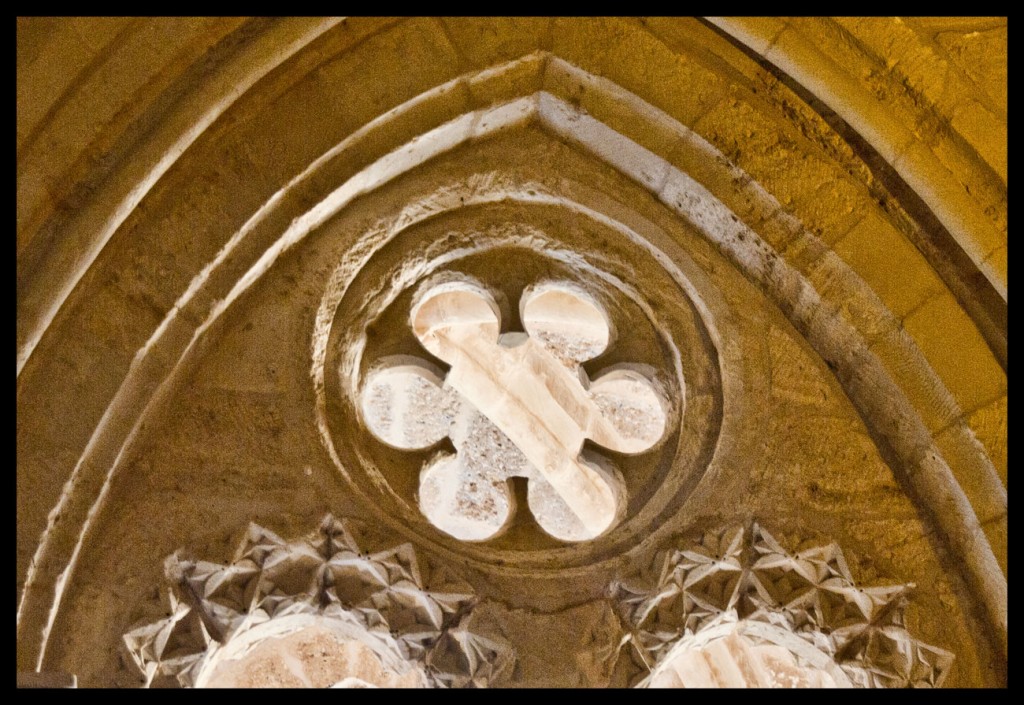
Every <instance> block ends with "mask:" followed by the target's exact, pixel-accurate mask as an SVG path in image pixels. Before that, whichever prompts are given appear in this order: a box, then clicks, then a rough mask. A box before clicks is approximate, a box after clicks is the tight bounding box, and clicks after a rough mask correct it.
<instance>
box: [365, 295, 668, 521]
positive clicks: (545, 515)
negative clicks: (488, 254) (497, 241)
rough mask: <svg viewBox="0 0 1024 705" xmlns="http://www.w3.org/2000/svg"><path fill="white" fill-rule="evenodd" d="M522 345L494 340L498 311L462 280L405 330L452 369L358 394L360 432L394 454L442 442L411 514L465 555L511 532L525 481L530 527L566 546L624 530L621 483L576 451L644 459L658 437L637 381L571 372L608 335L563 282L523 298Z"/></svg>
mask: <svg viewBox="0 0 1024 705" xmlns="http://www.w3.org/2000/svg"><path fill="white" fill-rule="evenodd" d="M520 317H521V320H522V322H523V327H524V328H525V330H526V332H525V333H522V332H514V333H505V334H504V335H502V334H501V333H500V331H501V313H500V310H499V307H498V305H497V303H496V302H495V299H494V297H493V296H492V295H491V294H490V293H489V292H488V291H487V289H486V288H485V287H483V286H482V285H481V284H479V283H478V282H475V281H473V280H471V279H470V278H468V277H464V278H461V279H457V280H454V281H447V282H444V283H440V284H436V285H433V286H430V287H428V288H426V289H425V290H424V291H422V292H421V293H420V295H419V296H418V297H417V298H416V300H415V301H414V304H413V307H412V312H411V317H410V323H411V325H412V328H413V332H414V334H415V336H416V337H417V339H418V340H419V341H420V343H421V344H422V345H423V347H425V348H426V349H427V350H428V351H430V352H431V353H432V354H434V355H435V356H437V357H438V358H440V359H441V360H443V361H444V362H446V363H448V364H449V365H451V369H450V371H449V372H448V374H447V376H445V377H444V379H443V380H442V376H441V373H440V372H439V371H438V370H436V368H433V366H432V365H430V364H429V363H427V362H426V361H425V360H420V359H417V358H408V357H399V358H391V359H386V360H383V361H382V363H381V365H380V366H379V367H378V368H377V369H376V370H375V371H373V372H371V373H370V374H369V375H368V376H367V379H366V381H365V383H364V385H363V389H362V392H361V400H360V404H361V407H362V409H361V410H362V414H363V418H364V420H365V422H366V424H367V426H368V427H369V429H370V431H371V432H372V433H373V434H374V435H375V436H377V437H378V438H379V439H380V440H382V441H384V442H385V443H388V444H389V445H392V446H394V447H397V448H403V449H409V450H413V449H422V448H427V447H429V446H431V445H433V444H435V443H437V442H438V441H440V440H441V439H442V438H444V437H445V436H450V437H451V439H452V442H453V444H454V445H455V448H456V449H457V451H458V452H457V453H456V454H455V455H451V454H445V453H441V454H439V455H437V456H435V458H434V459H433V460H431V461H430V462H428V463H427V464H426V466H425V467H424V468H423V470H422V472H421V474H420V485H419V503H420V508H421V510H422V511H423V513H424V514H425V515H426V516H427V518H428V519H429V520H430V521H431V523H432V524H434V525H435V526H437V527H438V528H439V529H441V530H442V531H445V532H446V533H448V534H450V535H452V536H455V537H456V538H459V539H463V540H467V541H483V540H486V539H490V538H493V537H495V536H497V535H499V534H500V533H501V532H502V531H503V530H504V529H506V528H507V526H508V524H509V521H510V519H511V517H512V516H513V513H514V511H515V506H514V504H515V497H514V495H513V493H512V492H511V489H510V487H509V479H510V478H512V477H516V476H519V477H525V478H527V479H528V481H529V482H528V494H527V501H528V503H529V506H530V510H531V511H532V513H533V515H534V517H535V518H536V520H537V522H538V524H539V525H540V526H541V528H543V529H544V531H546V532H547V533H548V534H550V535H552V536H554V537H555V538H558V539H561V540H564V541H583V540H587V539H592V538H595V537H597V536H599V535H601V534H603V533H605V532H606V531H608V530H609V529H611V528H612V527H613V526H614V525H615V524H616V523H617V521H618V520H619V519H620V518H621V516H622V514H623V511H624V508H625V500H626V491H625V485H624V483H623V481H622V478H621V475H620V474H619V472H618V471H617V470H616V469H615V467H614V466H613V465H612V464H611V463H610V462H609V461H608V460H607V459H605V458H603V457H601V456H598V455H596V454H594V453H582V449H583V443H584V441H585V440H586V439H588V438H589V439H590V440H591V441H593V442H594V443H595V444H597V445H599V446H601V447H603V448H607V449H609V450H612V451H615V452H620V453H630V454H633V453H642V452H644V451H647V450H649V449H650V448H652V447H653V446H654V445H655V444H656V443H657V442H658V441H659V440H660V439H661V437H662V435H663V434H664V431H665V426H666V419H667V416H666V409H667V401H666V400H665V398H664V397H663V395H662V394H661V393H660V392H659V391H658V390H657V388H656V386H655V384H654V383H653V382H652V381H651V380H650V379H648V377H647V376H645V375H644V374H642V373H640V372H638V371H637V370H636V369H634V368H624V367H619V368H617V369H611V370H607V371H605V372H603V373H602V374H599V375H597V376H596V377H595V379H594V380H593V382H590V381H589V380H588V378H587V375H586V373H585V372H584V371H583V370H582V368H581V367H580V364H581V363H582V362H584V361H586V360H590V359H593V358H595V357H597V356H598V355H599V354H601V353H602V352H603V351H604V350H605V349H607V347H608V345H609V344H610V343H611V341H612V337H613V328H612V326H611V323H610V321H609V318H608V316H607V314H606V313H605V311H604V310H603V308H602V307H601V306H600V305H599V304H598V303H597V302H596V301H595V300H594V299H593V298H592V297H591V296H589V295H588V294H587V293H586V292H585V291H583V290H582V289H581V288H579V287H578V286H576V285H574V284H571V283H569V282H547V283H543V284H540V285H537V286H534V287H530V288H529V289H527V291H525V292H524V293H523V296H522V298H521V300H520Z"/></svg>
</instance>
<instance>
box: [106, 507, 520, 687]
mask: <svg viewBox="0 0 1024 705" xmlns="http://www.w3.org/2000/svg"><path fill="white" fill-rule="evenodd" d="M165 573H166V575H167V578H168V580H169V581H170V583H171V586H170V589H169V590H168V592H167V598H168V601H169V606H170V616H168V617H167V618H165V619H161V620H158V621H156V622H154V623H149V624H144V625H141V626H139V627H137V628H135V629H133V630H131V631H129V632H128V633H127V634H125V636H124V642H125V645H126V647H127V650H128V653H129V654H130V656H131V658H132V660H133V661H134V662H135V664H136V665H137V666H138V668H139V670H140V671H141V672H142V673H143V675H144V677H145V679H146V684H147V685H149V684H150V683H152V682H153V680H154V679H155V678H157V677H158V676H170V677H174V678H176V679H177V680H178V682H179V683H180V684H181V685H182V686H185V687H204V686H237V685H250V686H268V685H285V686H297V685H312V686H323V687H327V686H332V687H372V686H377V687H430V686H449V687H466V686H486V685H488V684H490V683H492V682H494V681H501V680H503V679H505V678H507V677H508V675H509V674H510V673H511V670H512V668H513V666H514V656H513V653H512V650H511V648H510V647H509V646H508V645H507V644H505V643H502V642H500V641H496V640H494V639H488V638H484V637H481V636H480V635H477V634H475V633H473V632H472V631H470V630H468V629H467V628H466V627H465V622H466V619H467V618H468V617H469V615H470V614H471V610H472V607H473V605H474V604H475V602H476V600H475V598H474V597H473V596H472V595H470V594H468V592H467V590H466V586H465V585H461V586H459V585H456V586H453V585H452V584H451V582H450V581H447V582H445V585H446V589H443V590H427V589H425V588H424V580H423V577H422V575H421V573H420V568H419V564H418V562H417V560H416V556H415V554H414V553H413V550H412V546H411V545H409V544H402V545H400V546H397V547H395V548H392V549H389V550H386V551H381V552H379V553H374V554H372V555H370V554H367V553H365V552H363V551H361V550H360V548H359V546H358V545H357V543H356V541H355V539H354V538H353V536H352V533H351V532H350V531H349V530H348V528H347V526H346V524H345V523H344V522H343V521H339V520H336V519H334V518H333V517H331V516H327V517H325V518H324V520H323V521H322V522H321V525H320V527H319V529H318V530H317V531H316V532H314V533H313V534H311V535H309V536H307V537H305V538H302V539H299V540H296V541H285V540H284V539H282V538H281V537H279V536H277V535H276V534H274V533H273V532H271V531H268V530H267V529H265V528H263V527H260V526H257V525H255V524H253V525H251V526H250V527H249V531H248V534H247V535H246V537H245V539H244V540H243V541H242V543H241V545H240V546H239V548H238V551H237V552H236V554H235V558H234V560H233V561H232V562H231V563H230V564H228V565H220V564H216V563H209V562H206V561H193V560H187V559H185V558H183V557H181V556H180V555H179V554H174V555H172V556H170V557H169V558H168V559H167V561H166V563H165ZM452 587H454V590H451V591H449V589H448V588H452ZM455 590H458V591H455Z"/></svg>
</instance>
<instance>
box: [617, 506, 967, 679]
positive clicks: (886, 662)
mask: <svg viewBox="0 0 1024 705" xmlns="http://www.w3.org/2000/svg"><path fill="white" fill-rule="evenodd" d="M663 560H664V562H663V564H662V566H661V572H660V574H659V576H658V577H657V578H656V579H655V580H653V581H647V582H646V584H641V583H642V582H643V581H636V582H631V581H626V582H620V583H617V584H616V585H615V586H613V590H612V593H613V596H614V598H615V599H616V600H617V601H618V604H619V607H620V610H621V612H622V613H623V617H624V621H625V623H626V624H628V625H630V626H631V632H630V633H629V634H628V635H627V636H626V637H625V639H624V643H626V642H632V643H633V645H634V647H635V648H636V650H637V652H638V656H639V658H640V660H641V661H642V662H643V664H644V665H645V666H646V667H647V669H648V671H649V674H648V676H647V678H646V679H644V680H643V681H641V683H640V684H641V685H651V684H652V682H653V683H655V684H658V685H664V684H666V683H669V682H671V679H670V678H669V677H668V676H666V675H664V669H662V670H659V667H660V666H661V665H662V664H666V663H668V661H669V660H672V659H675V658H677V657H680V654H681V653H682V651H684V650H685V648H683V647H686V648H689V647H688V646H687V645H692V644H693V643H696V642H693V640H694V639H695V638H696V637H700V636H701V635H702V634H704V635H705V636H704V637H701V639H697V641H698V642H700V643H701V644H703V643H705V642H707V641H708V638H707V633H708V632H707V630H711V629H715V630H722V629H723V627H722V625H723V623H724V622H733V623H739V624H740V625H741V626H740V627H739V628H738V629H739V631H740V632H742V631H744V630H746V631H747V632H750V633H753V634H756V633H757V630H758V628H757V627H756V624H758V623H763V624H765V625H771V628H772V630H781V631H773V632H772V633H774V634H777V635H783V636H782V637H781V638H778V637H773V639H774V641H772V642H771V643H774V644H779V643H784V644H787V648H789V649H790V650H791V651H793V650H794V649H795V650H796V651H795V652H796V653H797V654H798V655H799V653H800V651H801V650H803V649H804V646H803V644H806V645H807V646H808V647H813V651H806V654H809V655H810V656H808V659H813V658H820V657H817V656H815V654H818V653H821V654H826V655H828V656H829V657H830V662H831V663H834V664H835V665H837V666H838V667H839V668H840V669H841V671H842V673H841V674H837V673H835V672H833V675H832V676H829V678H830V679H831V680H832V681H834V682H837V683H838V682H839V681H842V680H847V681H848V682H849V683H850V684H851V685H853V686H857V687H906V686H931V687H937V686H939V685H941V684H942V681H943V679H944V678H945V675H946V673H947V672H948V670H949V667H950V665H951V664H952V662H953V654H952V653H950V652H949V651H946V650H944V649H941V648H939V647H936V646H931V645H929V644H925V643H923V642H922V641H920V640H919V639H917V638H915V637H914V636H913V635H911V634H910V633H909V632H908V631H907V629H906V627H905V626H904V622H903V614H904V611H905V607H906V604H907V594H908V593H909V591H910V590H911V589H912V588H913V587H914V586H913V585H912V584H904V585H891V586H883V587H861V586H859V585H857V584H856V583H855V582H854V580H853V577H852V576H851V574H850V570H849V566H848V565H847V563H846V559H845V557H844V556H843V552H842V550H841V549H840V547H839V546H838V545H836V544H835V543H831V544H825V545H813V546H811V547H809V548H804V549H802V550H799V551H795V552H793V551H789V550H787V549H786V548H784V547H783V546H782V545H781V544H780V543H779V542H778V541H777V540H776V539H775V537H774V536H772V535H771V534H770V533H769V532H767V531H766V530H765V529H764V528H763V527H761V526H759V525H758V524H756V523H754V524H753V525H752V526H751V527H750V528H749V529H744V528H743V527H731V528H728V529H725V530H723V531H719V532H713V533H709V534H707V535H705V536H704V538H703V539H702V540H701V542H700V543H699V544H698V545H696V546H691V547H687V548H686V549H684V550H672V551H669V552H667V553H666V554H665V555H664V559H663ZM749 625H755V626H754V627H750V626H749ZM767 633H768V632H765V634H767ZM722 634H723V635H724V634H726V632H725V631H723V632H722ZM787 634H788V635H792V636H793V637H796V638H798V641H797V642H794V641H792V640H791V639H789V638H788V637H785V635H787ZM762 636H764V635H762ZM730 638H732V637H730ZM766 638H767V637H765V638H762V639H760V641H761V642H763V643H767V642H766V641H765V640H766ZM755 641H757V640H756V639H755ZM680 645H682V646H680ZM736 648H739V647H738V646H737V647H736ZM744 648H747V650H749V647H744ZM798 660H799V659H798ZM806 660H807V659H805V661H806ZM826 665H828V666H829V667H831V666H830V664H826ZM791 666H792V668H797V670H796V671H792V673H791V675H793V674H796V675H793V677H794V678H796V677H797V675H799V673H798V671H799V668H803V667H805V666H807V663H804V664H803V665H800V664H797V665H795V666H793V665H792V664H791ZM787 668H789V666H787ZM783 670H785V669H783ZM691 675H692V674H691ZM673 677H674V676H673ZM694 678H696V676H694ZM799 679H803V681H802V682H806V683H818V681H815V680H814V678H812V677H810V676H807V675H806V674H804V675H800V677H799V678H798V680H799ZM696 680H697V681H698V682H700V679H699V678H696ZM818 685H821V683H818Z"/></svg>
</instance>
